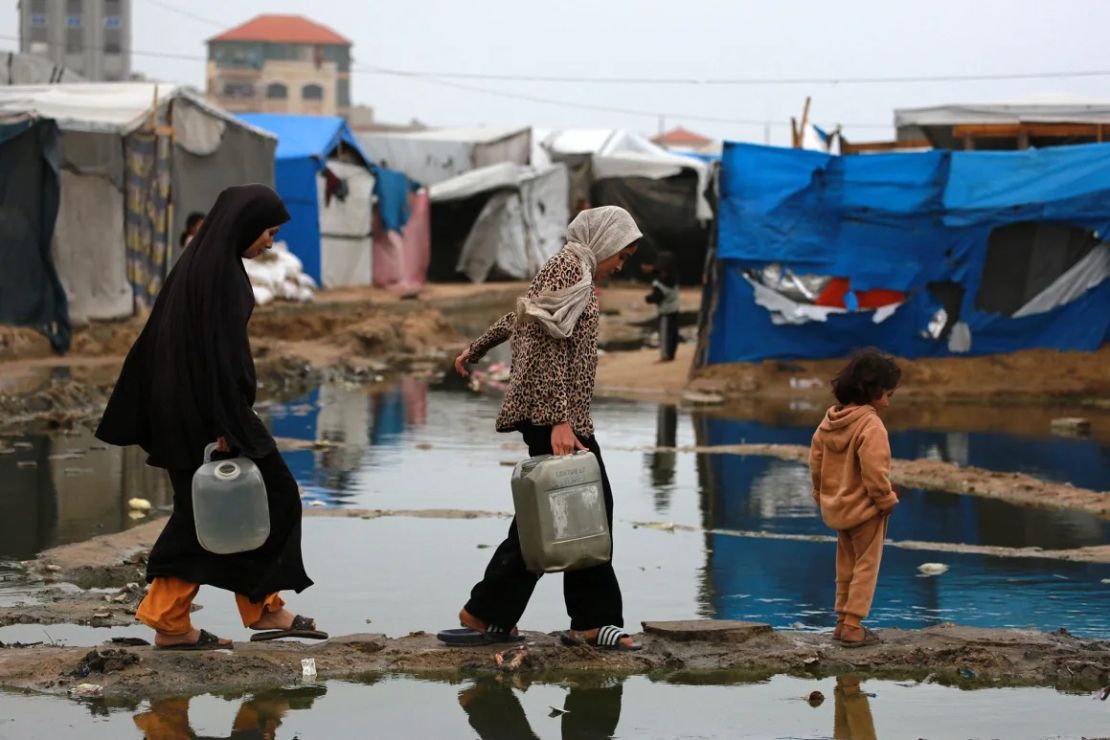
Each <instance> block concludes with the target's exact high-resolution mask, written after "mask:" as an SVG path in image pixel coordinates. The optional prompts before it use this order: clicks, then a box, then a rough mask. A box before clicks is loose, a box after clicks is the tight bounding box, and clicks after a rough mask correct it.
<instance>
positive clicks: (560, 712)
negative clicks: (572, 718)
mask: <svg viewBox="0 0 1110 740" xmlns="http://www.w3.org/2000/svg"><path fill="white" fill-rule="evenodd" d="M548 709H550V710H551V711H550V712H548V713H547V716H548V717H561V716H563V715H564V714H570V710H568V709H559V707H548Z"/></svg>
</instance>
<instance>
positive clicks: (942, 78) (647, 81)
mask: <svg viewBox="0 0 1110 740" xmlns="http://www.w3.org/2000/svg"><path fill="white" fill-rule="evenodd" d="M366 71H367V72H370V73H372V74H381V75H392V76H398V77H424V76H429V77H440V78H443V79H468V80H487V81H491V82H494V81H500V82H549V83H573V84H578V85H581V84H599V85H865V84H866V85H873V84H907V83H921V82H986V81H997V80H1043V79H1062V78H1068V77H1110V70H1075V71H1053V72H999V73H990V74H966V75H965V74H953V75H905V76H893V77H577V76H567V75H514V74H499V73H492V72H433V71H417V70H407V69H395V68H391V67H378V66H374V67H368V68H367V69H366Z"/></svg>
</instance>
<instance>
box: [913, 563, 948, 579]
mask: <svg viewBox="0 0 1110 740" xmlns="http://www.w3.org/2000/svg"><path fill="white" fill-rule="evenodd" d="M917 572H918V573H920V574H921V575H924V576H939V575H940V574H941V573H947V572H948V566H947V565H945V564H944V563H922V564H921V565H919V566H917Z"/></svg>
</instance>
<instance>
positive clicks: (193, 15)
mask: <svg viewBox="0 0 1110 740" xmlns="http://www.w3.org/2000/svg"><path fill="white" fill-rule="evenodd" d="M146 2H148V3H150V4H151V5H157V6H158V7H159V8H162V9H163V10H168V11H170V12H171V13H177V14H178V15H180V16H184V17H186V18H192V19H193V20H194V21H200V22H201V23H206V24H208V25H209V26H215V27H216V28H227V24H226V23H221V22H220V21H214V20H212V19H211V18H205V17H204V16H201V15H197V14H196V13H193V12H190V11H188V10H184V9H182V8H178V7H176V6H174V5H170V4H169V3H164V2H161V0H146Z"/></svg>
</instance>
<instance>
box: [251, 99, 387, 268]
mask: <svg viewBox="0 0 1110 740" xmlns="http://www.w3.org/2000/svg"><path fill="white" fill-rule="evenodd" d="M240 117H241V118H242V119H243V120H245V121H246V122H248V123H250V124H251V125H253V126H256V127H258V128H261V129H263V130H266V131H269V132H271V133H273V134H275V135H276V136H277V137H278V145H277V151H276V152H275V154H274V157H275V159H276V167H275V175H274V181H275V184H276V187H277V191H278V193H279V194H280V195H281V197H282V199H283V200H284V201H285V206H286V208H287V209H288V210H289V215H290V216H291V217H292V218H291V219H290V221H289V223H288V224H286V225H285V226H284V227H282V233H281V236H280V239H282V240H284V241H286V242H287V243H288V244H289V248H290V251H292V252H293V253H294V254H296V255H297V257H298V258H300V260H301V262H302V263H304V269H305V272H306V273H307V274H308V275H311V276H312V278H313V279H314V280H316V282H317V283H321V284H324V283H325V282H327V281H326V280H325V277H326V276H325V274H324V273H325V272H326V270H325V269H324V265H323V261H324V260H323V256H322V248H321V241H322V240H321V227H320V219H321V213H320V201H319V194H318V188H319V184H318V183H319V181H320V174H321V172H322V171H323V170H324V168H325V166H326V165H327V164H328V158H329V157H330V156H332V155H334V154H335V153H336V151H337V150H339V149H341V148H343V149H345V150H346V151H348V152H350V153H351V154H352V155H354V158H355V159H356V160H360V164H362V165H365V167H366V168H367V169H368V170H369V171H370V172H372V173H373V174H374V195H375V197H376V199H377V207H378V210H379V214H380V215H381V218H382V222H383V224H384V225H385V227H386V228H387V229H390V230H400V229H401V228H402V227H403V226H404V224H405V221H406V220H407V216H408V214H407V212H406V208H407V205H406V198H407V195H408V188H409V183H408V180H407V178H405V177H404V176H403V175H401V174H400V173H397V172H393V171H390V170H386V169H383V168H381V167H378V166H377V165H375V164H373V163H372V161H371V160H370V158H369V157H367V156H366V154H365V153H364V152H363V151H362V148H361V147H360V146H359V143H358V139H356V138H355V136H354V134H353V133H352V132H351V130H350V128H349V127H348V126H347V123H346V121H344V120H343V119H342V118H339V117H336V116H302V115H290V114H282V113H244V114H242V115H241V116H240ZM369 208H370V205H369V204H367V209H369ZM367 282H368V281H367Z"/></svg>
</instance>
